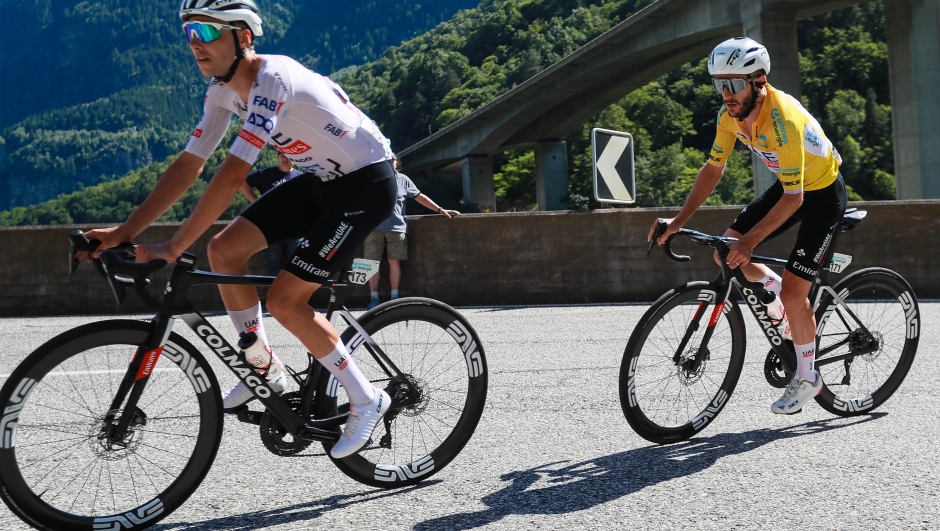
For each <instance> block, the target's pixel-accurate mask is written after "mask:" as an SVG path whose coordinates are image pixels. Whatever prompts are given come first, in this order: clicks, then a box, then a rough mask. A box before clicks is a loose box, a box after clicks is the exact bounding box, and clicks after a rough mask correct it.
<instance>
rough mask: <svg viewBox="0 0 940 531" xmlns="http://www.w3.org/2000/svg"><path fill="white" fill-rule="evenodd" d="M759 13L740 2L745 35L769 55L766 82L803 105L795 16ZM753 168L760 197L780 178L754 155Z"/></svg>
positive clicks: (753, 5) (748, 2) (750, 3)
mask: <svg viewBox="0 0 940 531" xmlns="http://www.w3.org/2000/svg"><path fill="white" fill-rule="evenodd" d="M760 9H761V2H754V1H753V0H741V15H742V19H743V22H744V24H743V25H744V35H745V36H746V37H750V38H752V39H754V40H755V41H757V42H759V43H761V44H763V45H764V46H765V47H766V48H767V51H768V52H770V73H769V74H767V81H768V82H769V83H770V84H771V85H773V86H774V88H776V89H780V90H782V91H784V92H786V93H787V94H789V95H791V96H793V97H794V98H796V99H797V101H800V99H801V98H802V96H803V90H802V88H801V85H800V83H801V81H800V51H799V47H798V45H797V42H796V13H795V12H794V11H790V12H768V13H765V12H761V11H760ZM751 166H752V167H753V168H754V193H755V195H760V194H761V193H763V191H764V190H766V189H767V188H769V187H770V185H772V184H773V183H774V182H775V181H776V180H777V176H776V174H774V173H773V172H772V171H770V170H768V169H767V166H765V165H764V163H763V161H761V159H760V158H759V157H758V156H757V155H755V154H753V153H751Z"/></svg>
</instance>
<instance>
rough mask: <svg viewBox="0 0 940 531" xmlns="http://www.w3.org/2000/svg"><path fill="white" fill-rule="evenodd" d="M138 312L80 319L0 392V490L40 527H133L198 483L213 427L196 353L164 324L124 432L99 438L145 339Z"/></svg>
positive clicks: (217, 428) (214, 412)
mask: <svg viewBox="0 0 940 531" xmlns="http://www.w3.org/2000/svg"><path fill="white" fill-rule="evenodd" d="M151 329H152V326H151V325H150V324H148V323H146V322H142V321H129V320H128V321H125V320H114V321H104V322H99V323H92V324H89V325H85V326H80V327H78V328H75V329H73V330H70V331H68V332H65V333H64V334H62V335H60V336H58V337H56V338H54V339H52V340H50V341H49V342H47V343H45V344H44V345H42V346H41V347H39V348H38V349H36V351H35V352H33V353H32V354H30V355H29V356H28V357H27V358H26V359H25V360H24V361H23V363H22V364H21V365H20V366H19V367H18V368H17V369H16V370H15V371H14V372H13V374H11V375H10V377H9V378H8V379H7V381H6V382H5V383H4V385H3V389H2V391H0V411H2V412H3V417H2V420H0V435H2V441H0V497H2V498H3V501H4V502H6V504H7V506H8V507H9V508H10V510H12V511H13V512H14V513H15V514H17V516H19V517H20V518H22V519H23V520H24V521H25V522H27V523H29V524H31V525H33V526H34V527H39V528H42V529H56V530H81V529H88V530H91V529H97V530H101V529H122V530H125V529H143V528H146V527H150V526H151V525H153V524H154V523H156V522H158V521H159V520H160V519H162V518H164V517H166V516H167V515H168V514H170V513H171V512H173V510H175V509H176V508H177V507H179V505H180V504H182V503H183V502H184V501H185V500H186V499H187V498H189V496H190V495H191V494H192V493H193V492H194V491H195V490H196V488H197V487H198V486H199V484H200V482H201V481H202V479H203V478H204V477H205V475H206V473H207V472H208V471H209V467H210V466H211V465H212V461H213V460H214V458H215V454H216V450H217V449H218V446H219V440H220V438H221V436H222V400H221V396H220V393H219V386H218V383H217V382H216V380H215V376H214V375H213V374H212V371H211V369H210V368H209V366H208V364H207V363H206V360H205V359H204V358H203V357H202V355H201V354H200V353H199V352H198V351H197V350H196V349H195V348H193V346H192V345H191V344H189V342H187V341H186V340H185V339H183V338H182V337H180V336H179V335H177V334H175V333H171V334H170V336H169V338H168V341H167V343H166V346H165V347H164V349H163V351H162V354H161V356H160V358H159V360H158V361H157V364H156V366H155V367H154V368H153V371H152V373H151V375H150V379H149V380H148V382H147V385H146V387H145V389H144V392H143V394H142V395H141V397H140V399H139V401H138V403H137V407H136V409H135V410H134V412H133V416H132V422H131V424H130V426H129V429H128V431H127V434H126V435H125V436H124V437H122V438H121V439H120V440H115V439H114V438H111V437H108V430H109V429H110V426H111V419H112V418H114V417H115V416H117V415H119V414H121V413H123V411H122V410H120V409H118V410H111V409H110V407H111V403H112V401H113V399H114V397H115V393H116V391H117V388H118V386H119V385H120V383H121V381H122V379H123V378H124V376H125V373H126V372H127V367H128V365H129V364H130V363H131V360H132V359H133V358H134V355H135V353H136V352H137V348H138V345H142V344H144V343H145V342H146V341H147V339H148V337H149V336H150V333H151Z"/></svg>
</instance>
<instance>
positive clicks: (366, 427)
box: [330, 389, 392, 459]
mask: <svg viewBox="0 0 940 531" xmlns="http://www.w3.org/2000/svg"><path fill="white" fill-rule="evenodd" d="M391 404H392V399H391V397H389V396H388V393H386V392H385V391H383V390H381V389H376V390H375V398H373V399H372V403H370V404H366V405H363V406H354V405H352V404H350V405H349V418H348V419H347V420H346V427H345V428H344V429H343V434H342V435H340V437H339V441H337V443H336V444H334V445H333V449H332V450H330V455H331V456H333V458H334V459H342V458H344V457H348V456H350V455H352V454H354V453H356V452H358V451H359V450H362V449H363V448H364V447H365V445H366V444H368V443H369V438H370V437H372V432H373V431H375V427H376V426H377V425H378V423H379V421H380V420H382V417H383V416H384V415H385V412H386V411H388V406H390V405H391Z"/></svg>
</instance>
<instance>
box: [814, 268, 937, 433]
mask: <svg viewBox="0 0 940 531" xmlns="http://www.w3.org/2000/svg"><path fill="white" fill-rule="evenodd" d="M833 290H834V291H835V292H836V293H837V294H838V295H839V297H840V298H841V299H842V300H843V301H845V303H846V305H847V306H848V307H849V309H850V310H851V311H852V313H854V314H855V315H856V316H858V319H859V320H860V321H861V324H862V325H864V328H865V329H868V331H869V332H871V333H872V334H873V335H874V336H875V338H876V339H877V340H878V350H877V351H875V352H872V353H870V354H861V355H859V356H856V357H855V358H852V360H851V363H848V362H846V361H841V362H835V363H830V364H825V363H823V364H822V365H820V362H824V361H825V360H826V359H827V358H829V357H832V356H837V355H840V354H846V353H848V352H850V350H849V349H850V348H853V343H854V344H855V345H859V344H865V343H866V342H867V341H869V339H868V338H866V337H865V334H864V332H863V331H862V327H860V326H859V325H858V321H856V320H854V319H852V317H851V316H849V315H846V312H844V311H843V310H841V309H840V308H839V305H838V304H836V303H835V301H834V300H833V297H832V295H831V294H829V293H828V292H824V294H823V296H822V298H820V301H819V306H818V308H817V309H816V323H817V325H816V344H817V351H821V350H823V349H824V348H825V347H826V346H827V345H832V344H834V343H836V342H838V341H840V340H844V339H845V338H846V336H849V339H850V343H849V344H848V345H844V346H842V347H839V348H838V349H836V350H834V351H833V352H831V353H827V354H826V355H824V356H822V357H820V358H817V360H816V369H817V370H818V371H819V374H821V375H822V377H823V382H824V383H825V384H826V385H825V386H824V387H823V391H822V393H820V394H819V396H817V397H816V402H818V403H819V405H821V406H822V407H823V408H825V409H826V411H829V412H830V413H833V414H835V415H839V416H842V417H852V416H855V415H862V414H865V413H868V412H870V411H872V410H874V409H875V408H877V407H878V406H880V405H881V404H883V403H884V402H885V401H886V400H888V398H890V397H891V395H892V394H894V392H895V391H896V390H897V388H898V386H900V385H901V382H903V381H904V378H905V376H907V372H908V371H909V370H910V368H911V364H912V363H913V362H914V356H915V354H916V353H917V343H918V341H919V337H920V327H921V319H920V310H919V308H918V306H917V298H916V297H915V296H914V291H913V290H912V289H911V286H910V284H908V283H907V281H906V280H904V279H903V278H902V277H901V276H900V275H898V274H897V273H895V272H894V271H891V270H889V269H881V268H871V269H863V270H861V271H856V272H855V273H852V274H851V275H849V276H847V277H845V278H844V279H842V281H841V282H839V283H838V284H836V285H835V287H834V288H833Z"/></svg>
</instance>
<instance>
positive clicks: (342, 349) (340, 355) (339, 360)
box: [319, 342, 375, 406]
mask: <svg viewBox="0 0 940 531" xmlns="http://www.w3.org/2000/svg"><path fill="white" fill-rule="evenodd" d="M319 360H320V363H322V364H323V366H324V367H326V369H327V370H328V371H330V374H332V375H333V377H334V378H336V379H337V380H338V381H339V383H340V384H341V385H342V386H343V389H346V394H347V395H349V403H350V404H352V405H354V406H362V405H365V404H371V403H372V400H373V399H374V398H375V387H374V386H373V385H372V383H371V382H369V380H368V379H366V377H365V376H364V375H363V374H362V371H360V370H359V367H358V366H357V365H356V362H355V361H353V359H352V356H350V355H349V352H347V351H346V345H343V343H342V342H338V343H336V346H335V347H333V351H332V352H330V353H329V354H327V355H326V356H323V357H322V358H319Z"/></svg>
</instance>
